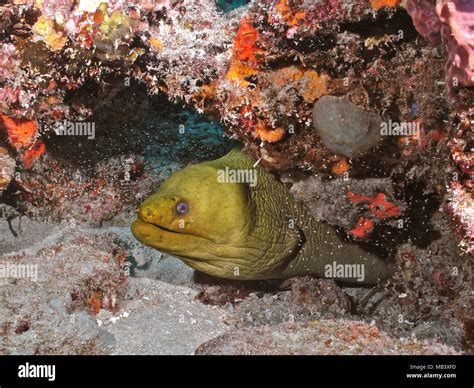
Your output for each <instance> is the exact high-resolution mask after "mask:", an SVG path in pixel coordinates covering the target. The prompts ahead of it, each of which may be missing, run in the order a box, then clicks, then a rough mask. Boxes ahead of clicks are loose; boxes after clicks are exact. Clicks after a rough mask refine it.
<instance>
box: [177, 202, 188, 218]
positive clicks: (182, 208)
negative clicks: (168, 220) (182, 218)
mask: <svg viewBox="0 0 474 388" xmlns="http://www.w3.org/2000/svg"><path fill="white" fill-rule="evenodd" d="M188 211H189V205H188V204H187V203H186V202H178V204H177V205H176V213H178V214H179V215H183V214H186V213H187V212H188Z"/></svg>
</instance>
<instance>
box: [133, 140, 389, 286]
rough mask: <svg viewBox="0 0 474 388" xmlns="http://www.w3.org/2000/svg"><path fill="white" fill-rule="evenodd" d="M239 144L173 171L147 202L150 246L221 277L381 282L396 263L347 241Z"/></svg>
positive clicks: (140, 220) (144, 229) (145, 229)
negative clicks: (219, 155) (208, 159)
mask: <svg viewBox="0 0 474 388" xmlns="http://www.w3.org/2000/svg"><path fill="white" fill-rule="evenodd" d="M254 165H255V162H254V161H253V160H251V159H250V158H249V157H248V156H247V155H246V154H244V153H243V152H242V151H241V150H239V149H234V150H232V151H231V152H230V153H228V154H227V155H225V156H224V157H222V158H219V159H216V160H212V161H207V162H203V163H199V164H195V165H191V166H188V167H186V168H184V169H182V170H180V171H177V172H175V173H174V174H173V175H171V176H170V177H169V178H168V179H167V180H166V181H165V182H164V183H163V184H162V185H161V187H160V189H159V190H158V191H157V192H156V193H155V194H153V195H151V196H150V197H149V198H147V199H146V200H145V201H144V202H143V203H142V204H141V205H140V207H139V209H138V211H137V212H138V215H137V219H136V220H135V221H134V222H133V224H132V233H133V235H134V236H135V237H136V238H137V239H138V240H139V241H141V242H142V243H144V244H146V245H148V246H151V247H153V248H156V249H158V250H160V251H164V252H167V253H169V254H171V255H174V256H176V257H178V258H180V259H181V260H183V261H184V262H185V263H186V264H187V265H189V266H191V267H193V268H195V269H197V270H199V271H202V272H205V273H208V274H210V275H213V276H217V277H222V278H227V279H239V280H258V279H271V278H290V277H294V276H304V275H313V276H316V277H320V278H335V279H336V280H339V281H341V282H344V283H354V284H374V283H376V282H377V281H378V280H380V279H384V278H387V277H389V276H391V274H392V273H393V271H394V265H393V264H392V263H389V262H387V261H386V260H383V259H382V258H380V257H379V256H377V255H375V254H373V253H369V252H366V251H365V250H363V249H362V248H361V247H359V246H358V245H357V244H353V243H350V242H347V241H343V240H342V239H341V238H340V237H339V235H338V234H337V233H336V231H335V229H334V228H333V227H332V226H330V225H329V224H327V223H325V222H322V221H317V220H315V219H314V218H313V217H312V216H311V214H310V212H309V210H308V209H307V207H306V206H305V205H304V203H302V202H301V201H298V200H296V199H295V198H294V197H293V195H292V194H291V193H290V192H289V191H288V190H287V188H286V187H285V186H284V185H283V184H282V183H281V182H279V181H278V180H277V179H276V178H275V177H274V176H273V175H272V174H270V173H269V172H267V171H266V170H264V169H263V168H261V167H259V166H256V167H255V166H254Z"/></svg>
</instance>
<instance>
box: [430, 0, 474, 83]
mask: <svg viewBox="0 0 474 388" xmlns="http://www.w3.org/2000/svg"><path fill="white" fill-rule="evenodd" d="M436 12H437V14H438V16H439V18H440V20H441V22H442V23H443V26H442V28H441V36H442V38H443V41H444V43H445V44H446V46H447V48H448V64H447V70H448V74H447V76H448V79H449V80H450V82H451V85H453V86H457V83H459V84H461V85H465V86H474V1H472V0H471V1H468V0H452V1H446V0H442V1H440V2H439V3H438V4H437V5H436Z"/></svg>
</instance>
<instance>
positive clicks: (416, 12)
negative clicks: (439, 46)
mask: <svg viewBox="0 0 474 388" xmlns="http://www.w3.org/2000/svg"><path fill="white" fill-rule="evenodd" d="M406 9H407V11H408V13H409V14H410V16H411V18H412V19H413V25H414V26H415V28H416V30H417V31H418V33H419V34H420V35H421V36H423V37H424V38H425V39H426V40H428V41H430V42H431V43H439V42H440V41H441V34H440V30H441V22H440V20H439V18H438V15H437V14H436V0H408V1H407V3H406Z"/></svg>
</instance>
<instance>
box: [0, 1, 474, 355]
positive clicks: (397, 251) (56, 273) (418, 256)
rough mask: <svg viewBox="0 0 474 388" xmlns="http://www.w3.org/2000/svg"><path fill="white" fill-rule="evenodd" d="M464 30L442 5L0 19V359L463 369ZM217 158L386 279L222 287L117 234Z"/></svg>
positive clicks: (224, 7)
mask: <svg viewBox="0 0 474 388" xmlns="http://www.w3.org/2000/svg"><path fill="white" fill-rule="evenodd" d="M455 25H456V26H460V27H459V28H458V29H457V30H456V33H452V32H453V28H454V27H453V26H455ZM473 26H474V5H472V4H471V3H470V2H463V1H456V0H453V1H447V0H446V1H445V0H442V1H441V0H440V1H435V0H429V1H418V0H406V1H396V0H385V1H384V0H354V1H339V0H322V1H318V2H307V1H295V2H293V1H290V0H279V1H277V0H275V1H273V0H272V1H271V0H261V1H257V0H255V1H252V2H248V1H227V0H219V1H216V2H215V1H211V0H201V1H191V0H179V1H171V0H160V1H152V2H149V1H141V0H137V1H119V0H117V1H115V0H114V1H112V0H110V1H95V0H81V1H69V0H59V1H52V0H44V1H42V2H37V1H33V0H15V1H6V2H1V4H0V40H1V41H2V46H1V59H0V195H1V200H0V353H1V354H58V353H59V354H192V353H194V354H461V353H465V352H467V353H469V352H471V351H472V347H473V341H474V316H473V310H472V308H473V306H474V303H473V301H472V292H471V289H472V263H473V252H474V250H473V246H474V245H473V239H474V214H473V212H474V206H473V196H472V176H471V175H472V171H473V167H472V161H473V157H472V129H473V128H472V122H473V121H472V120H473V115H474V111H473V109H474V90H473V86H474V70H473V69H472V63H473V61H472V58H474V52H473V50H472V47H473V45H472V41H470V40H469V31H472V28H473ZM68 129H69V130H70V132H68ZM236 146H239V147H243V152H245V153H246V154H248V155H249V156H250V157H251V158H252V159H253V160H255V161H256V162H257V161H258V163H259V166H261V167H262V168H264V169H265V170H267V171H270V172H271V174H272V175H273V176H274V177H275V178H276V179H278V180H279V181H281V182H282V183H283V184H284V185H285V187H286V188H287V189H288V191H289V192H290V193H291V194H292V195H293V196H294V198H296V199H297V200H299V201H303V203H305V206H306V207H307V208H308V209H309V211H310V213H311V215H312V216H313V217H314V218H315V219H317V220H322V221H324V222H325V223H327V224H329V225H331V226H332V227H333V228H334V229H335V230H337V233H338V235H339V236H341V238H343V239H344V241H345V242H348V243H352V244H357V245H358V246H361V247H364V249H367V250H371V251H376V252H378V254H379V255H381V256H382V257H384V258H386V259H387V260H391V261H392V262H393V263H394V264H395V265H396V268H397V270H396V272H395V274H394V276H393V277H392V278H390V279H389V280H387V281H381V282H379V283H378V284H377V285H375V286H365V287H354V286H353V285H347V284H343V283H340V282H336V281H335V280H333V279H318V278H315V277H310V276H303V277H295V278H290V279H278V280H275V279H270V280H255V281H232V280H226V279H220V278H216V277H212V276H209V275H206V274H204V273H201V272H198V271H195V270H193V269H192V268H191V267H189V266H187V265H186V264H184V263H183V262H182V261H180V260H178V259H177V258H176V257H173V256H171V255H169V254H167V253H165V252H160V251H158V250H156V249H153V248H151V247H147V246H145V245H143V244H142V243H140V241H138V240H137V239H135V238H134V236H133V235H132V233H131V231H130V225H131V223H132V222H133V220H134V219H135V218H136V209H137V207H138V206H139V205H140V204H141V203H142V202H143V201H144V200H145V199H146V198H147V197H149V196H150V195H151V194H153V193H155V192H156V191H157V190H158V189H159V187H160V184H162V183H163V182H164V181H165V180H166V179H167V178H168V177H170V176H171V175H172V174H173V173H174V172H176V171H179V170H182V169H183V168H185V167H186V166H189V165H192V164H196V163H199V162H203V161H208V160H213V159H217V158H219V157H222V156H224V155H226V154H227V153H228V152H229V151H230V150H232V149H233V148H234V147H236ZM216 206H219V204H216ZM22 266H23V267H22ZM26 269H31V273H30V272H26V273H23V275H22V273H21V271H22V270H26ZM25 274H26V276H24V275H25Z"/></svg>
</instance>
